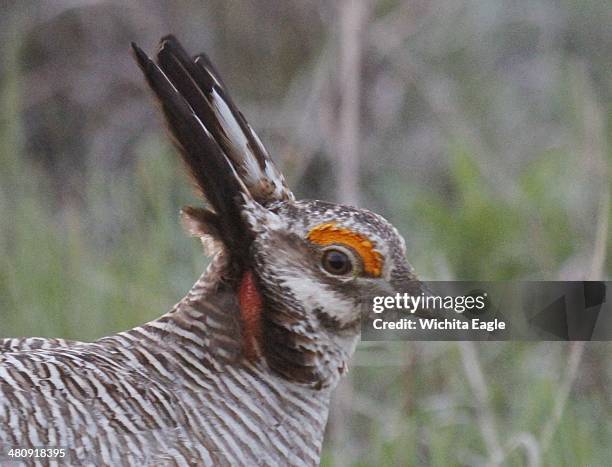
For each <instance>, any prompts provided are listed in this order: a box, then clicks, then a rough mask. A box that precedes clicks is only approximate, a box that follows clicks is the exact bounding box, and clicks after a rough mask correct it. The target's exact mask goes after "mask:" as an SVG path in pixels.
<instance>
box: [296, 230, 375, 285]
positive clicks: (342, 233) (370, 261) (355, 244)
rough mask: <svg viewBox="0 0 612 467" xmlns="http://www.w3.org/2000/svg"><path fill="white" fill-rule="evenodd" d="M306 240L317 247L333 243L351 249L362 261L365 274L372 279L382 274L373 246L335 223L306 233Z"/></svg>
mask: <svg viewBox="0 0 612 467" xmlns="http://www.w3.org/2000/svg"><path fill="white" fill-rule="evenodd" d="M308 240H310V241H311V242H313V243H316V244H317V245H331V244H334V243H337V244H340V245H346V246H348V247H351V248H352V249H353V250H355V251H356V252H357V254H359V256H360V257H361V259H362V261H363V268H364V270H365V272H366V273H367V274H368V275H370V276H372V277H380V274H381V273H382V264H383V259H382V255H381V254H380V253H379V252H378V251H376V250H375V248H374V244H373V243H372V242H371V241H370V240H369V239H368V238H367V237H365V236H364V235H362V234H360V233H358V232H355V231H353V230H351V229H348V228H346V227H339V226H338V225H337V224H336V223H335V222H327V223H325V224H319V225H317V226H316V227H314V228H313V229H311V230H310V232H308Z"/></svg>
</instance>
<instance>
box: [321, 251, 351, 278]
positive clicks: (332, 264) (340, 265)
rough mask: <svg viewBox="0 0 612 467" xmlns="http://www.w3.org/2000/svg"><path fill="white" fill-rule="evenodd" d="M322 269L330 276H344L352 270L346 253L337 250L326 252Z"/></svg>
mask: <svg viewBox="0 0 612 467" xmlns="http://www.w3.org/2000/svg"><path fill="white" fill-rule="evenodd" d="M323 267H324V268H325V270H326V271H327V272H329V273H331V274H338V275H340V274H346V273H348V272H349V271H350V270H351V269H352V265H351V260H350V259H349V258H348V256H347V255H346V253H343V252H341V251H338V250H329V251H326V252H325V254H324V256H323Z"/></svg>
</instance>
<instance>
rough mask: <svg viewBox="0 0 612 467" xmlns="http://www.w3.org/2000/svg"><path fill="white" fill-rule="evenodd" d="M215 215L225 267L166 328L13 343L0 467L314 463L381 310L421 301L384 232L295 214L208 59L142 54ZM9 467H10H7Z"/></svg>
mask: <svg viewBox="0 0 612 467" xmlns="http://www.w3.org/2000/svg"><path fill="white" fill-rule="evenodd" d="M134 53H135V57H136V59H137V61H138V64H139V65H140V67H141V69H142V70H143V72H144V74H145V77H146V79H147V81H148V83H149V85H150V87H151V89H152V90H153V92H154V94H155V95H156V97H157V98H158V100H159V102H160V104H161V107H162V110H163V112H164V115H165V117H166V120H167V123H168V126H169V129H170V131H171V133H172V136H173V139H174V141H175V143H176V145H177V147H178V149H179V151H180V153H181V155H182V158H183V160H184V161H185V163H186V166H187V167H188V169H189V171H190V173H191V175H192V176H193V178H194V180H195V182H196V184H197V185H198V187H199V189H200V190H201V193H202V195H203V197H204V198H205V199H206V200H207V201H208V203H209V205H210V207H209V208H207V209H205V208H193V207H187V208H184V209H183V212H182V216H183V222H184V224H185V227H186V229H187V231H188V232H190V233H191V234H192V235H194V236H197V237H200V238H201V239H202V241H203V243H204V244H205V245H206V246H207V247H208V249H209V251H210V253H211V254H212V255H214V258H213V260H212V262H211V264H210V266H209V268H208V269H207V271H206V272H205V273H204V274H203V276H202V277H201V278H200V279H199V280H198V281H197V282H196V284H195V285H194V287H193V288H192V290H191V291H190V292H189V293H188V294H187V296H186V297H185V298H184V299H183V300H182V301H180V302H179V303H178V304H177V305H176V306H175V307H174V308H173V309H172V310H171V311H170V312H168V313H167V314H165V315H163V316H162V317H160V318H159V319H156V320H154V321H152V322H149V323H147V324H145V325H143V326H140V327H137V328H135V329H132V330H129V331H126V332H121V333H118V334H116V335H113V336H109V337H105V338H103V339H100V340H98V341H96V342H93V343H83V342H74V341H65V340H62V339H41V338H25V339H2V340H0V351H1V353H0V456H1V455H3V454H5V453H6V452H7V451H8V449H9V448H11V447H13V448H29V447H31V448H49V447H53V448H65V449H66V453H67V456H66V457H65V458H63V459H56V460H52V459H43V458H38V459H30V460H26V461H25V463H26V464H28V465H30V464H31V465H96V466H97V465H215V466H217V465H316V464H318V462H319V456H320V450H321V445H322V440H323V433H324V429H325V424H326V420H327V413H328V406H329V400H330V394H331V391H332V389H333V387H334V386H335V384H336V383H337V381H338V378H339V377H340V376H341V375H342V373H343V372H344V371H345V370H346V368H347V365H348V360H349V358H350V356H351V355H352V353H353V351H354V348H355V345H356V342H357V339H358V336H359V331H360V321H361V317H362V309H363V307H364V303H366V302H367V300H368V298H369V297H370V296H372V295H376V294H384V293H388V292H390V291H401V292H405V291H408V292H414V293H418V292H419V288H420V283H419V282H418V280H417V279H416V277H415V275H414V274H413V272H412V270H411V268H410V266H409V265H408V263H407V262H406V260H405V245H404V242H403V239H402V238H401V237H400V236H399V234H398V233H397V231H396V230H395V229H394V228H393V227H392V226H391V225H390V224H389V223H388V222H386V221H385V220H384V219H383V218H381V217H380V216H378V215H376V214H374V213H371V212H369V211H366V210H362V209H356V208H352V207H348V206H341V205H334V204H330V203H324V202H321V201H296V200H295V198H294V195H293V194H292V193H291V191H290V190H289V188H288V187H287V185H286V183H285V180H284V178H283V176H282V174H281V173H280V172H279V171H278V169H277V168H276V167H275V166H274V164H273V162H272V160H271V159H270V157H269V155H268V153H267V151H266V149H265V148H264V146H263V145H262V143H261V141H260V140H259V138H258V137H257V136H256V134H255V133H254V131H253V130H252V128H251V127H250V126H249V124H248V123H247V122H246V120H245V119H244V117H243V116H242V114H241V113H240V112H239V111H238V110H237V108H236V107H235V105H234V103H233V101H232V100H231V98H230V97H229V94H228V93H227V89H226V87H225V85H224V84H223V81H222V80H221V79H220V78H219V76H218V74H217V72H216V71H215V69H214V67H213V66H212V64H211V63H210V61H209V60H208V59H207V58H206V57H205V56H204V55H200V56H198V57H196V58H195V59H192V58H190V57H189V56H188V55H187V54H186V53H185V52H184V50H183V49H182V47H181V46H180V44H179V43H178V42H177V41H176V39H174V38H173V37H171V36H169V37H166V38H164V39H163V40H162V45H161V48H160V51H159V53H158V55H157V63H155V62H153V61H152V60H150V59H149V58H148V57H147V56H146V55H145V54H144V53H143V52H142V51H141V50H140V49H139V48H138V47H136V46H134ZM4 459H5V460H6V457H5V458H4Z"/></svg>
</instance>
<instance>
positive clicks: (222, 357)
mask: <svg viewBox="0 0 612 467" xmlns="http://www.w3.org/2000/svg"><path fill="white" fill-rule="evenodd" d="M217 266H218V265H215V263H214V262H213V264H211V266H210V267H209V270H208V271H207V273H205V274H204V275H203V276H202V277H201V278H200V280H199V281H198V282H197V283H196V284H195V285H194V287H193V288H192V290H191V291H190V292H189V293H188V294H187V296H186V297H185V298H184V299H183V300H181V301H180V302H179V303H178V304H177V305H176V306H175V307H174V308H173V309H172V310H171V311H170V312H168V313H167V314H165V315H163V316H161V317H160V318H158V319H156V320H154V321H151V322H149V323H147V324H145V325H143V326H141V327H138V328H135V329H132V330H131V331H127V332H125V333H121V334H119V335H117V337H116V338H117V339H120V340H122V341H123V342H124V343H125V340H126V339H128V340H130V341H131V342H138V343H139V345H138V347H137V346H136V345H135V346H134V348H133V349H132V350H131V352H132V353H133V354H134V353H137V354H138V355H137V356H136V358H135V359H133V360H134V361H138V362H141V364H142V371H144V372H146V373H147V374H148V376H149V377H150V378H156V379H161V380H162V382H163V383H164V385H168V386H169V387H172V388H174V390H173V392H174V393H175V394H177V396H178V399H179V404H181V405H184V408H185V409H186V410H187V411H189V412H190V413H191V414H193V416H194V417H196V419H199V420H202V428H197V424H196V427H195V428H194V432H197V431H198V430H202V433H200V434H199V435H198V434H197V433H196V434H195V435H194V436H196V437H197V436H200V435H201V436H202V437H204V438H206V439H207V440H208V441H206V442H207V443H210V442H212V441H210V439H211V438H210V436H207V435H210V434H207V433H205V432H204V431H205V430H204V427H205V426H214V427H215V430H217V431H224V430H227V433H220V434H222V436H221V437H214V436H213V437H212V438H214V439H215V440H216V439H219V440H221V441H222V440H223V439H225V438H226V437H227V436H233V437H236V431H240V433H241V436H242V435H243V436H244V438H245V439H249V442H248V443H246V444H248V446H249V448H248V449H255V450H258V449H261V450H262V451H261V452H264V451H266V450H267V451H266V452H274V451H275V450H279V451H278V453H279V456H280V457H279V458H280V459H284V458H287V457H283V455H281V453H282V452H284V453H285V454H286V455H287V456H289V457H291V456H296V458H302V459H310V460H312V464H317V463H318V459H319V455H320V450H321V445H322V441H323V435H324V430H325V425H326V422H327V416H328V409H329V401H330V395H331V388H322V389H318V390H317V389H314V388H312V387H309V386H306V385H303V384H299V383H296V382H294V381H289V380H287V379H285V378H283V377H282V376H280V375H278V374H277V373H275V372H273V371H272V370H271V369H270V368H269V367H268V365H267V363H266V361H265V359H263V358H259V359H252V358H248V357H247V356H246V355H245V353H244V349H243V345H244V344H243V338H242V335H241V332H242V331H241V321H240V316H241V315H240V314H241V310H240V298H239V293H238V292H237V291H236V290H234V289H235V288H234V287H231V286H229V285H228V284H227V283H226V282H225V281H224V279H223V274H220V273H219V271H217V270H216V269H217ZM109 339H112V338H109ZM112 341H114V342H116V339H112ZM107 342H110V341H107ZM136 347H137V348H136ZM134 361H133V362H132V363H134ZM147 362H148V364H147ZM151 362H152V363H153V364H151ZM255 427H262V429H261V430H258V429H255ZM221 441H220V442H221ZM202 442H204V441H202ZM215 442H216V441H215ZM210 448H211V449H213V450H221V451H224V450H226V449H231V446H225V447H224V446H221V445H215V446H210ZM258 452H259V451H258ZM266 455H268V454H266Z"/></svg>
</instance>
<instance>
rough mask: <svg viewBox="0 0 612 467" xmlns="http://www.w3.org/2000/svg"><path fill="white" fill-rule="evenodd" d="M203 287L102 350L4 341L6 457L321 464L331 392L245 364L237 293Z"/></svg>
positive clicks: (1, 431) (0, 420)
mask: <svg viewBox="0 0 612 467" xmlns="http://www.w3.org/2000/svg"><path fill="white" fill-rule="evenodd" d="M213 276H214V275H213ZM206 277H209V276H204V278H203V279H202V280H201V281H199V282H198V283H197V284H196V285H195V286H194V288H193V290H192V291H191V293H190V294H189V295H188V296H187V297H185V299H183V300H182V301H181V302H180V303H179V304H177V305H176V307H174V308H173V310H171V311H170V312H169V313H167V314H166V315H164V316H162V317H161V318H159V319H157V320H155V321H152V322H150V323H147V324H145V325H143V326H140V327H137V328H135V329H132V330H129V331H126V332H122V333H119V334H116V335H113V336H110V337H106V338H103V339H100V340H99V341H97V342H94V343H81V342H65V341H59V340H58V341H52V340H49V341H46V340H42V339H25V340H20V341H17V340H14V339H5V340H3V341H2V342H1V343H0V348H2V349H3V353H2V354H0V446H2V448H3V449H4V451H3V452H8V449H5V448H7V447H9V446H11V447H19V448H36V447H43V446H53V447H67V448H68V457H67V459H66V460H67V461H68V462H69V465H96V466H97V465H113V466H115V465H140V466H142V465H215V466H218V465H287V464H289V465H315V464H316V463H317V462H318V458H319V451H320V448H321V441H322V439H323V430H324V428H325V422H326V418H327V407H328V404H329V397H330V390H329V389H327V390H316V389H313V388H308V387H304V386H302V385H295V384H292V383H290V382H288V381H287V380H285V379H284V378H281V377H274V376H272V375H270V373H269V371H268V370H267V369H266V368H265V366H264V365H263V364H262V363H261V362H254V363H252V362H251V361H249V360H248V359H243V358H241V356H240V353H241V352H240V345H239V344H240V342H239V340H238V339H236V335H237V333H239V330H238V320H239V313H240V312H239V309H238V303H237V302H236V297H235V294H234V293H233V292H224V291H222V290H219V289H218V288H217V287H216V284H214V283H208V282H207V281H206ZM263 426H265V427H266V428H265V429H262V428H261V427H263ZM312 440H315V442H313V441H312ZM57 460H58V461H61V459H57ZM38 462H39V463H40V464H42V465H46V463H45V462H43V461H42V460H41V459H38ZM31 463H32V465H36V462H34V459H32V460H31ZM60 465H65V463H60Z"/></svg>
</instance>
